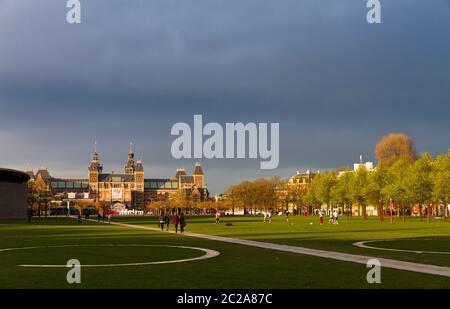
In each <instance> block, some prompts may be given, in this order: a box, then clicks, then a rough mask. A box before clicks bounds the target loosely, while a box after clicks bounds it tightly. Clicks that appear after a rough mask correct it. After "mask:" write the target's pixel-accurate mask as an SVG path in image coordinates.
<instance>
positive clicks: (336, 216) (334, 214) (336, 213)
mask: <svg viewBox="0 0 450 309" xmlns="http://www.w3.org/2000/svg"><path fill="white" fill-rule="evenodd" d="M333 223H334V224H339V222H338V211H337V210H335V211H334V212H333Z"/></svg>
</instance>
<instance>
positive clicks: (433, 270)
mask: <svg viewBox="0 0 450 309" xmlns="http://www.w3.org/2000/svg"><path fill="white" fill-rule="evenodd" d="M73 218H75V217H73ZM75 219H76V218H75ZM90 221H94V222H98V221H96V220H92V219H90ZM103 223H105V224H108V222H103ZM110 224H113V225H118V226H123V227H128V228H135V229H143V230H147V231H154V232H161V229H160V228H154V227H147V226H142V225H132V224H126V223H119V222H111V223H110ZM165 233H171V234H175V232H174V231H169V232H165ZM183 235H185V236H190V237H196V238H203V239H208V240H216V241H221V242H227V243H233V244H239V245H244V246H252V247H257V248H263V249H271V250H277V251H283V252H291V253H298V254H303V255H311V256H317V257H321V258H326V259H333V260H338V261H343V262H352V263H358V264H364V265H366V263H367V261H368V260H370V259H374V258H376V259H378V260H379V261H380V263H381V265H382V267H387V268H394V269H399V270H407V271H412V272H418V273H424V274H430V275H437V276H443V277H450V267H445V266H436V265H429V264H420V263H412V262H405V261H398V260H393V259H387V258H380V257H370V256H365V255H357V254H350V253H343V252H335V251H325V250H317V249H310V248H304V247H297V246H288V245H279V244H274V243H267V242H260V241H254V240H246V239H239V238H228V237H222V236H213V235H206V234H198V233H189V232H185V233H184V234H183Z"/></svg>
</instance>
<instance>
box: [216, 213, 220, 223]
mask: <svg viewBox="0 0 450 309" xmlns="http://www.w3.org/2000/svg"><path fill="white" fill-rule="evenodd" d="M219 223H220V211H216V224H219Z"/></svg>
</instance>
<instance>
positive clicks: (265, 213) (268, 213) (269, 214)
mask: <svg viewBox="0 0 450 309" xmlns="http://www.w3.org/2000/svg"><path fill="white" fill-rule="evenodd" d="M262 214H263V216H264V220H263V222H266V221H267V222H269V223H271V222H272V212H271V211H263V212H262Z"/></svg>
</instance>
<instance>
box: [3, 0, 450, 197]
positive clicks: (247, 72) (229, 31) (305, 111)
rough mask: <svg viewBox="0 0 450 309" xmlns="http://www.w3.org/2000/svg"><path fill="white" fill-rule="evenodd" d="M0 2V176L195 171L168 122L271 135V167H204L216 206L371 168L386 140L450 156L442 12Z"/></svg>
mask: <svg viewBox="0 0 450 309" xmlns="http://www.w3.org/2000/svg"><path fill="white" fill-rule="evenodd" d="M381 2H382V5H383V6H382V24H381V25H369V24H368V23H367V22H366V13H367V10H368V9H367V8H366V1H365V0H346V1H337V0H321V1H317V0H292V1H291V0H239V1H230V0H223V1H218V0H176V1H174V0H160V1H150V0H145V1H144V0H122V1H115V0H89V1H86V0H84V1H83V0H81V3H82V17H81V18H82V24H81V25H69V24H67V23H66V12H67V10H68V9H67V8H66V1H64V0H39V1H25V0H0V145H1V146H0V166H4V167H12V168H19V169H23V170H24V169H27V167H32V168H33V169H34V170H36V169H37V168H38V167H39V166H40V165H47V166H48V168H49V171H50V173H51V174H52V175H53V176H58V177H87V166H88V164H89V162H90V157H91V153H92V148H93V143H94V140H97V141H98V147H97V149H98V152H99V154H100V158H101V161H102V163H103V165H104V170H105V171H108V172H109V171H111V170H114V171H117V172H121V171H122V170H123V165H124V163H125V161H126V156H127V152H128V144H129V142H130V141H133V144H134V151H135V153H136V155H138V156H141V155H142V156H143V160H144V168H145V173H146V177H147V178H150V177H169V176H172V175H173V174H174V173H175V169H176V168H177V167H185V168H187V169H188V171H192V168H193V164H194V162H195V161H194V160H187V159H183V160H175V159H173V158H172V156H171V153H170V146H171V143H172V141H173V139H174V137H173V136H171V135H170V128H171V127H172V125H173V124H174V123H176V122H179V121H183V122H188V123H192V122H193V115H194V114H203V118H204V122H210V121H214V122H219V123H222V124H224V123H226V122H237V121H242V122H279V123H280V164H279V167H278V169H276V170H270V171H261V170H260V169H259V160H248V159H247V160H228V159H227V160H225V159H224V160H217V159H216V160H205V159H203V160H202V163H203V166H204V171H205V173H206V180H207V183H208V186H209V188H210V191H211V192H212V193H221V192H222V191H223V190H225V189H226V187H227V186H229V185H230V184H232V183H234V182H237V181H240V180H243V179H247V178H255V177H259V176H272V175H280V176H283V177H287V176H289V175H291V174H294V173H295V171H296V170H306V169H311V170H317V169H329V168H337V167H341V166H350V165H352V164H353V162H354V161H356V160H357V159H358V157H359V155H360V154H362V155H363V156H364V157H365V158H367V159H368V160H374V154H373V149H374V146H375V144H376V142H377V141H378V140H379V139H380V138H381V137H382V136H383V135H385V134H387V133H389V132H404V133H406V134H408V135H409V136H411V137H412V138H413V139H414V141H415V144H416V146H417V148H418V150H419V151H420V152H421V151H425V150H427V151H430V152H431V153H432V154H437V153H443V152H445V153H446V152H447V148H448V147H450V143H449V141H450V138H449V137H450V134H449V133H450V120H449V119H450V117H449V115H450V4H449V3H450V1H448V0H427V1H425V0H388V1H381Z"/></svg>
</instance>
